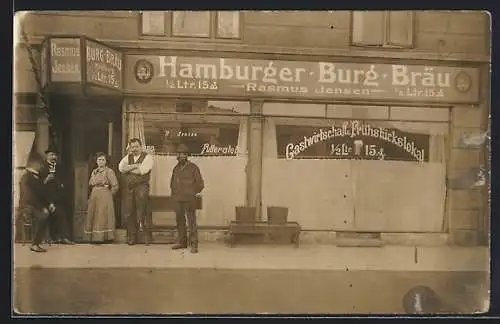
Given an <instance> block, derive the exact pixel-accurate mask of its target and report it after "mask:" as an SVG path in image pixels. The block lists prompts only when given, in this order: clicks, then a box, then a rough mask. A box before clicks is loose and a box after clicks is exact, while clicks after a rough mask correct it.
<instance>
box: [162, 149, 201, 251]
mask: <svg viewBox="0 0 500 324" xmlns="http://www.w3.org/2000/svg"><path fill="white" fill-rule="evenodd" d="M188 155H189V149H188V147H187V146H186V145H184V144H180V145H179V146H178V147H177V161H178V163H177V165H176V166H175V167H174V169H173V171H172V177H171V179H170V189H171V192H172V201H173V202H174V210H175V215H176V222H177V232H178V242H177V244H174V246H173V247H172V249H174V250H176V249H185V248H187V246H188V236H187V230H186V218H187V223H188V226H189V244H190V246H191V253H197V252H198V228H197V226H196V195H198V194H199V193H200V192H201V191H202V190H203V188H204V186H205V185H204V182H203V178H202V176H201V172H200V169H199V168H198V166H197V165H196V164H194V163H193V162H191V161H188Z"/></svg>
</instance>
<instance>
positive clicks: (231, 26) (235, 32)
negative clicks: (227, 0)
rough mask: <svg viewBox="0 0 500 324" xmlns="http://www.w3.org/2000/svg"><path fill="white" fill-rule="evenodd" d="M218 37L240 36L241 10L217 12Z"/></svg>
mask: <svg viewBox="0 0 500 324" xmlns="http://www.w3.org/2000/svg"><path fill="white" fill-rule="evenodd" d="M217 37H220V38H239V37H240V12H239V11H218V12H217Z"/></svg>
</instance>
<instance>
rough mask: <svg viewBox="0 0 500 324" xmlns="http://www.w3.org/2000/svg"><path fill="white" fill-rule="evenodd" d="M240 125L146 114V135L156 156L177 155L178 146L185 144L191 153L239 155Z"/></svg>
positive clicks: (147, 143)
mask: <svg viewBox="0 0 500 324" xmlns="http://www.w3.org/2000/svg"><path fill="white" fill-rule="evenodd" d="M238 134H239V125H234V124H232V125H231V124H213V125H207V124H204V123H203V124H202V123H188V122H186V123H179V122H174V121H163V122H160V121H158V119H157V118H154V115H146V116H145V120H144V138H145V141H146V145H147V146H148V147H149V148H150V149H152V150H154V153H155V154H156V155H175V154H176V147H177V146H178V145H179V144H184V145H186V146H187V147H188V148H189V152H190V154H191V155H192V156H236V155H237V154H238Z"/></svg>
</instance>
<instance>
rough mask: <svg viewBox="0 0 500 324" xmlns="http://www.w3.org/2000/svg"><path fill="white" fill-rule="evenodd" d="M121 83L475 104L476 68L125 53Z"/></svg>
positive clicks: (170, 89) (157, 88)
mask: <svg viewBox="0 0 500 324" xmlns="http://www.w3.org/2000/svg"><path fill="white" fill-rule="evenodd" d="M126 62H127V63H126V64H127V66H129V67H130V69H128V70H127V71H126V77H125V80H126V81H125V82H126V84H125V87H126V89H127V90H131V91H134V92H135V91H140V92H145V93H175V94H197V95H200V94H201V95H203V94H206V95H217V96H221V95H223V96H259V97H273V98H312V99H314V98H316V99H323V100H333V99H359V100H369V99H372V100H375V99H376V100H404V101H416V102H448V103H475V102H478V100H479V70H478V69H477V68H461V67H445V66H429V65H404V64H365V63H340V62H298V61H270V60H249V59H232V58H199V57H179V56H152V55H150V56H144V55H128V56H127V57H126Z"/></svg>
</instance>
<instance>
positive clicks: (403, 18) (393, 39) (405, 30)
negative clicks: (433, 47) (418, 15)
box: [387, 11, 414, 47]
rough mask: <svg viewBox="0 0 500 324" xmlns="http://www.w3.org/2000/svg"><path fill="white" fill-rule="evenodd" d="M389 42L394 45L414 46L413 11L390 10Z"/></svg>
mask: <svg viewBox="0 0 500 324" xmlns="http://www.w3.org/2000/svg"><path fill="white" fill-rule="evenodd" d="M388 14H389V24H388V39H387V43H388V44H389V45H394V46H402V47H412V46H413V19H414V18H413V12H412V11H390V12H389V13H388Z"/></svg>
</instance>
